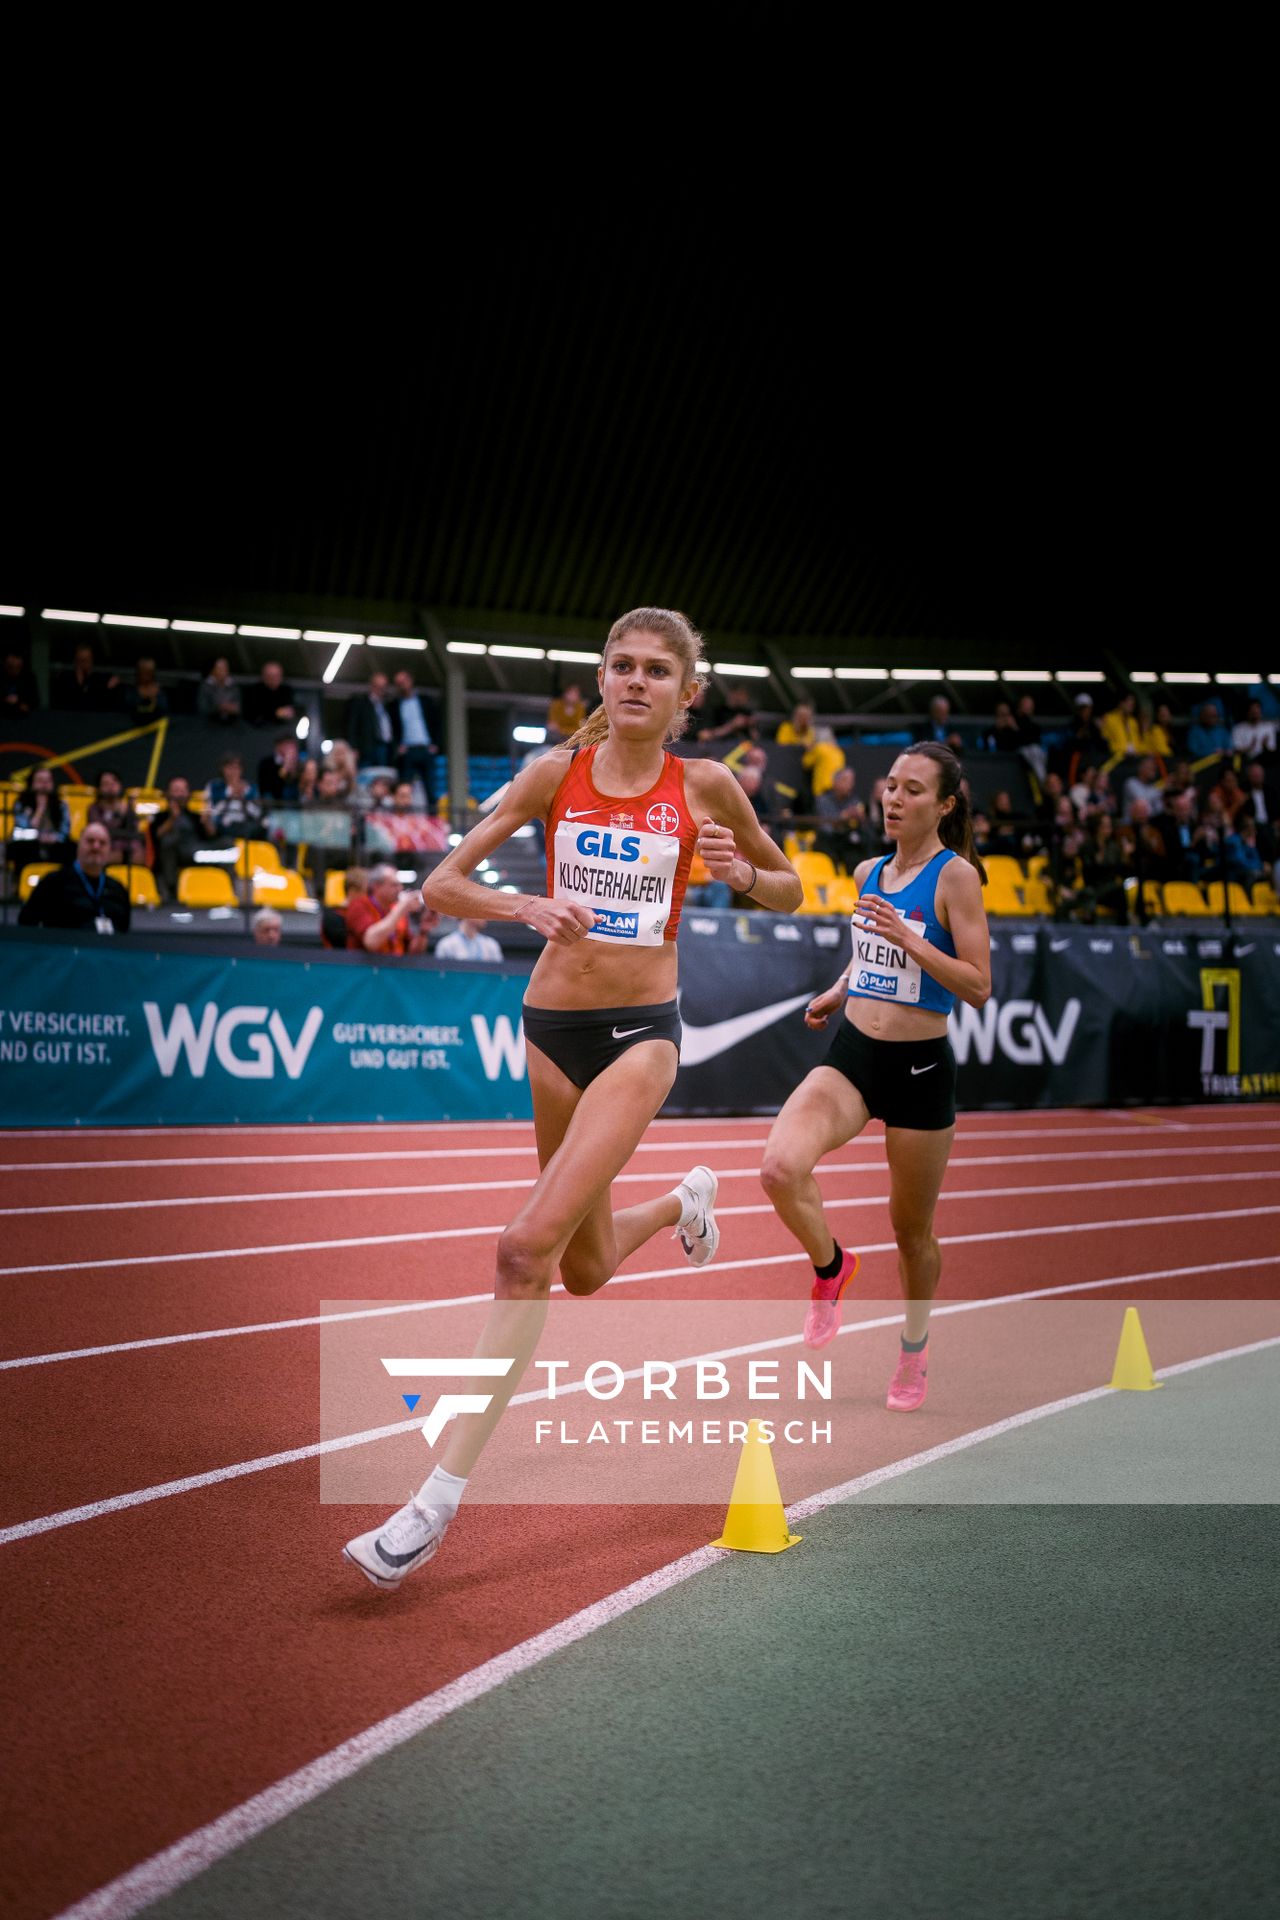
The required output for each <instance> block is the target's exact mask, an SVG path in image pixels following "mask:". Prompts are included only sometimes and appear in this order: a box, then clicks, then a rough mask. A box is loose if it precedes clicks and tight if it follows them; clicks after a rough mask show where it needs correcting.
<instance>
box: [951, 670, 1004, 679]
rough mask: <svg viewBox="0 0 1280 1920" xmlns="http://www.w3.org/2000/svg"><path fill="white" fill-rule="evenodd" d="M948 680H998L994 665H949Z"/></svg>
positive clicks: (998, 676)
mask: <svg viewBox="0 0 1280 1920" xmlns="http://www.w3.org/2000/svg"><path fill="white" fill-rule="evenodd" d="M947 678H948V680H998V679H999V678H1000V675H999V674H998V673H997V672H996V670H995V668H994V667H948V668H947Z"/></svg>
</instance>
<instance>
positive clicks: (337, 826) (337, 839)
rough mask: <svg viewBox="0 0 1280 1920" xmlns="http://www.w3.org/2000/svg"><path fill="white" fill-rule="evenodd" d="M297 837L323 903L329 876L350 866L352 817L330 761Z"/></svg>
mask: <svg viewBox="0 0 1280 1920" xmlns="http://www.w3.org/2000/svg"><path fill="white" fill-rule="evenodd" d="M348 751H349V749H348ZM299 833H300V836H301V838H302V839H303V840H304V841H305V842H306V844H307V849H308V858H309V859H310V862H311V876H312V879H313V880H314V881H315V887H316V892H317V894H318V895H319V897H320V898H321V899H322V900H323V898H324V891H325V884H324V883H325V880H326V879H327V877H328V875H329V874H330V873H331V872H341V870H342V869H343V868H344V867H346V866H349V865H350V862H351V815H350V813H349V811H348V809H347V804H346V801H345V800H344V798H343V776H342V773H341V771H340V770H339V769H338V768H337V767H335V766H334V765H333V763H332V762H331V761H329V760H326V761H325V763H324V765H323V766H322V767H321V769H320V772H319V775H318V777H317V779H316V784H315V791H314V792H313V793H312V794H311V796H310V798H309V799H308V800H307V803H306V806H305V808H304V810H303V814H302V819H301V821H300V823H299Z"/></svg>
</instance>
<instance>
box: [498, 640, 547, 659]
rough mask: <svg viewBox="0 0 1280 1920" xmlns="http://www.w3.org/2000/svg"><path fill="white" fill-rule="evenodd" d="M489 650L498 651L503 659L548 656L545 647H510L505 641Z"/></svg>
mask: <svg viewBox="0 0 1280 1920" xmlns="http://www.w3.org/2000/svg"><path fill="white" fill-rule="evenodd" d="M489 651H490V653H496V654H497V655H498V657H499V659H501V660H545V659H546V657H547V650H546V648H545V647H509V646H507V645H505V643H504V644H503V645H502V646H496V645H495V646H491V647H490V648H489Z"/></svg>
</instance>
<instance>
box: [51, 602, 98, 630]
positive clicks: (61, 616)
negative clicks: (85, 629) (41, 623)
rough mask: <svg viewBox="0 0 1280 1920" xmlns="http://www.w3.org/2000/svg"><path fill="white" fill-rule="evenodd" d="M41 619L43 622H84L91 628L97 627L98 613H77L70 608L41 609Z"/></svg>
mask: <svg viewBox="0 0 1280 1920" xmlns="http://www.w3.org/2000/svg"><path fill="white" fill-rule="evenodd" d="M40 618H41V619H42V620H84V621H86V622H87V623H88V625H90V626H96V625H97V623H98V616H97V614H96V613H75V612H73V611H72V609H71V608H70V607H41V609H40Z"/></svg>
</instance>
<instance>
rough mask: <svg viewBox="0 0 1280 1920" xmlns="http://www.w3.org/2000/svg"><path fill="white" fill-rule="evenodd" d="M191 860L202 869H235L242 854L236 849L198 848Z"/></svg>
mask: <svg viewBox="0 0 1280 1920" xmlns="http://www.w3.org/2000/svg"><path fill="white" fill-rule="evenodd" d="M191 858H192V859H193V860H194V861H195V862H196V864H197V865H198V866H201V867H234V865H235V864H236V861H237V860H238V859H239V858H240V853H239V849H238V848H236V847H197V848H196V849H195V851H194V852H193V853H192V855H191Z"/></svg>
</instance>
